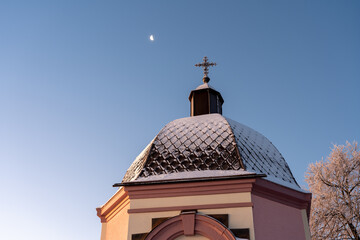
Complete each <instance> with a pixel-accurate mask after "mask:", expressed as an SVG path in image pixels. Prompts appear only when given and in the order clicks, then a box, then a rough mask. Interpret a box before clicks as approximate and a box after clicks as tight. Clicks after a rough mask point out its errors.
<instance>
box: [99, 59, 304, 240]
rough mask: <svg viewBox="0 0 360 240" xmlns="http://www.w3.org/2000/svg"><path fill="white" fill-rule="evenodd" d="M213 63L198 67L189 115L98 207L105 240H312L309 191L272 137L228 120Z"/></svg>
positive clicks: (175, 123) (168, 130)
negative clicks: (211, 74)
mask: <svg viewBox="0 0 360 240" xmlns="http://www.w3.org/2000/svg"><path fill="white" fill-rule="evenodd" d="M211 64H212V65H211ZM213 65H215V64H214V63H209V62H207V58H204V62H203V63H201V64H198V65H197V66H200V67H203V68H204V78H203V81H204V83H203V84H202V85H200V86H199V87H198V88H196V89H195V90H193V91H192V92H191V93H190V96H189V100H190V103H191V104H190V105H191V107H190V108H191V110H190V113H191V114H190V115H191V117H187V118H182V119H177V120H174V121H172V122H170V123H168V124H167V125H166V126H165V127H164V128H163V129H162V130H161V131H160V132H159V133H158V135H157V136H156V137H155V138H154V139H153V140H152V141H151V142H150V143H149V145H148V146H147V147H146V148H145V149H144V150H143V151H142V152H141V153H140V154H139V156H138V157H137V158H136V159H135V161H134V162H133V163H132V165H131V166H130V168H129V169H128V171H127V172H126V174H125V176H124V178H123V181H122V182H121V183H118V184H115V185H114V186H115V187H119V189H118V191H117V192H116V193H115V195H114V196H113V197H111V198H110V199H109V200H108V202H106V203H105V204H104V205H103V206H101V207H99V208H97V213H98V216H99V217H100V219H101V223H102V232H101V240H119V239H126V240H142V239H146V240H150V239H161V240H168V239H176V240H180V239H181V240H182V239H186V240H190V239H196V240H200V239H211V240H216V239H232V240H235V239H251V240H255V239H256V240H279V239H284V240H288V239H292V240H305V239H306V240H309V239H310V234H309V225H308V217H309V211H310V203H311V194H310V193H308V192H306V191H304V190H302V189H301V188H300V187H299V185H298V184H297V182H296V180H295V178H294V177H293V175H292V173H291V170H290V168H289V166H288V164H287V163H286V161H285V159H284V158H283V157H282V155H281V153H280V152H279V151H278V150H277V149H276V147H275V146H274V145H273V144H272V143H271V142H270V141H269V140H268V139H267V138H266V137H264V136H263V135H262V134H260V133H258V132H257V131H255V130H253V129H251V128H249V127H247V126H245V125H243V124H241V123H238V122H236V121H233V120H231V119H229V118H226V117H224V116H222V104H223V103H224V100H223V98H222V96H221V94H220V93H219V92H218V91H216V90H215V89H214V88H213V87H211V86H210V85H209V83H208V82H209V80H210V79H209V77H208V76H207V74H208V67H209V66H213Z"/></svg>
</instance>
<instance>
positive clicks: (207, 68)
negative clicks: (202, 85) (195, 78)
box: [195, 56, 216, 82]
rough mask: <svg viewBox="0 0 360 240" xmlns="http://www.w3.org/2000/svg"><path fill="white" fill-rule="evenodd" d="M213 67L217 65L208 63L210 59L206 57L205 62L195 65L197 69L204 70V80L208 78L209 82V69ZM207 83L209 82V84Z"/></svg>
mask: <svg viewBox="0 0 360 240" xmlns="http://www.w3.org/2000/svg"><path fill="white" fill-rule="evenodd" d="M212 66H216V63H213V62H208V58H207V57H206V56H205V57H204V58H203V62H202V63H197V64H195V67H202V68H204V78H203V79H205V78H207V79H208V81H209V80H210V79H209V77H208V74H209V67H212ZM208 81H207V82H208Z"/></svg>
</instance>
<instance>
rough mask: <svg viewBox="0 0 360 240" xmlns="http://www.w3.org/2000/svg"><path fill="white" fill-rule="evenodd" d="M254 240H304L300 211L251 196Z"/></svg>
mask: <svg viewBox="0 0 360 240" xmlns="http://www.w3.org/2000/svg"><path fill="white" fill-rule="evenodd" d="M252 202H253V203H254V208H253V212H254V229H255V239H256V240H289V239H291V240H305V239H306V237H305V230H304V224H303V220H302V216H301V210H300V209H297V208H294V207H289V206H287V205H284V204H281V203H278V202H274V201H271V200H268V199H265V198H262V197H259V196H256V195H252Z"/></svg>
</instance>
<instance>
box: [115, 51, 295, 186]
mask: <svg viewBox="0 0 360 240" xmlns="http://www.w3.org/2000/svg"><path fill="white" fill-rule="evenodd" d="M203 60H204V61H203V63H199V64H195V66H197V67H203V68H204V78H203V82H204V83H203V84H202V85H200V86H198V87H197V88H196V89H194V90H193V91H191V93H190V96H189V101H190V115H191V117H187V118H181V119H176V120H174V121H172V122H170V123H168V124H167V125H166V126H165V127H164V128H163V129H161V131H160V132H159V133H158V134H157V135H156V137H155V138H154V139H153V140H152V141H151V142H150V143H149V144H148V146H147V147H146V148H145V149H144V150H143V151H142V152H141V153H140V155H139V156H138V157H137V158H136V159H135V161H134V162H133V163H132V165H131V166H130V168H129V169H128V170H127V172H126V174H125V176H124V178H123V181H122V183H121V184H115V185H114V186H121V185H126V184H131V183H139V184H140V183H144V182H147V183H149V182H164V181H169V180H176V181H190V180H194V179H197V180H199V179H205V178H206V179H209V178H225V177H265V178H266V179H267V180H269V181H272V182H276V183H278V184H281V185H284V186H288V187H291V188H296V189H300V187H299V185H298V184H297V182H296V180H295V178H294V176H293V175H292V173H291V171H290V168H289V166H288V164H287V163H286V161H285V159H284V158H283V156H282V155H281V153H280V152H279V151H278V150H277V149H276V147H275V146H274V145H273V144H272V143H271V142H270V141H269V140H268V139H267V138H266V137H264V136H263V135H262V134H260V133H258V132H257V131H255V130H253V129H251V128H249V127H247V126H245V125H243V124H241V123H238V122H236V121H233V120H231V119H229V118H225V117H223V116H222V115H221V114H222V105H223V103H224V99H223V98H222V96H221V94H220V92H218V91H216V90H215V89H214V88H213V87H212V86H210V85H209V81H210V78H209V77H208V67H211V66H216V63H212V62H208V59H207V57H204V59H203Z"/></svg>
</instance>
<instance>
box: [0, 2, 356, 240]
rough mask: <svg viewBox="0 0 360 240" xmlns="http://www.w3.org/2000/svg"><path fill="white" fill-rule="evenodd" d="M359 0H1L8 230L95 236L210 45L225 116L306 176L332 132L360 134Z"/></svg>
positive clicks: (45, 237)
mask: <svg viewBox="0 0 360 240" xmlns="http://www.w3.org/2000/svg"><path fill="white" fill-rule="evenodd" d="M359 13H360V2H359V1H358V0H346V1H344V0H343V1H341V0H336V1H333V0H324V1H318V0H308V1H289V0H283V1H273V0H263V1H260V0H251V1H250V0H241V1H239V0H238V1H226V2H225V1H118V0H117V1H115V0H108V1H89V0H87V1H73V0H71V1H45V0H44V1H16V0H11V1H6V0H3V1H1V3H0V170H1V173H0V184H1V186H0V187H1V188H0V189H1V197H0V212H1V214H2V217H1V218H0V226H1V227H0V229H1V230H0V239H4V240H5V239H6V240H22V239H27V240H29V239H30V240H33V239H34V240H35V239H36V240H64V239H66V240H79V239H82V240H98V239H100V228H101V226H100V221H99V219H98V218H97V216H96V212H95V208H96V207H98V206H100V205H102V204H103V203H105V202H106V201H107V199H108V198H109V197H111V196H112V194H113V193H115V191H116V189H115V188H113V187H112V184H113V183H115V182H120V181H121V179H122V177H123V175H124V173H125V171H126V169H127V168H128V167H129V165H130V164H131V162H132V161H133V160H134V159H135V157H136V156H137V155H138V154H139V153H140V152H141V150H142V149H143V148H144V147H145V146H146V145H147V144H148V143H149V141H150V140H151V139H152V138H153V137H154V136H155V135H156V134H157V133H158V132H159V131H160V129H161V128H162V127H163V126H164V125H165V124H166V123H168V122H169V121H171V120H174V119H177V118H181V117H187V116H189V102H188V99H187V97H188V94H189V93H190V91H191V90H192V89H194V88H195V87H197V86H198V85H199V84H201V79H202V71H201V69H199V68H195V67H193V65H194V64H195V63H197V62H200V61H201V60H202V58H203V57H204V56H205V55H206V56H208V57H209V59H210V60H211V61H216V62H217V63H218V66H217V67H215V68H213V69H212V70H211V71H210V77H211V82H210V84H211V85H212V86H214V87H215V88H216V89H217V90H218V91H220V92H221V93H222V96H223V97H224V100H225V103H224V109H223V112H224V115H225V116H227V117H229V118H232V119H234V120H236V121H238V122H241V123H243V124H246V125H248V126H250V127H252V128H253V129H255V130H257V131H259V132H261V133H262V134H264V135H265V136H266V137H268V138H269V139H270V141H272V142H273V143H274V145H275V146H276V147H277V148H278V149H279V150H280V152H281V153H282V154H283V156H284V157H285V159H286V160H287V162H288V164H289V165H290V168H291V169H292V171H293V173H294V175H295V177H296V179H297V180H298V182H299V183H300V184H301V185H304V172H305V171H306V169H307V166H308V164H309V163H311V162H315V161H317V160H320V159H321V158H322V157H326V156H327V155H328V154H329V152H330V147H331V145H332V144H333V143H334V144H344V143H345V141H346V140H349V141H353V140H357V141H359V137H360V128H359V123H360V113H359V102H360V96H359V90H360V14H359ZM150 34H154V36H155V41H154V42H150V41H149V35H150Z"/></svg>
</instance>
